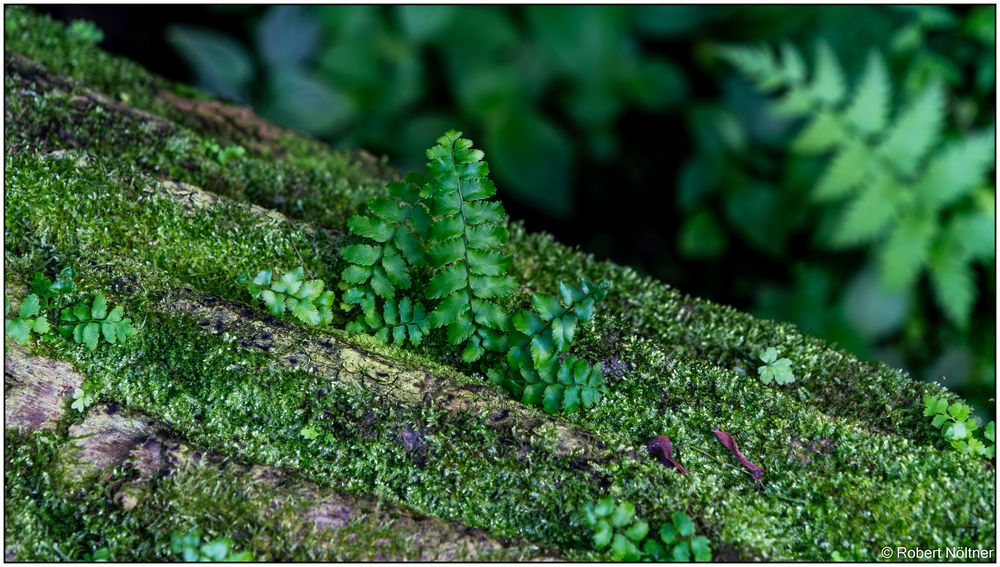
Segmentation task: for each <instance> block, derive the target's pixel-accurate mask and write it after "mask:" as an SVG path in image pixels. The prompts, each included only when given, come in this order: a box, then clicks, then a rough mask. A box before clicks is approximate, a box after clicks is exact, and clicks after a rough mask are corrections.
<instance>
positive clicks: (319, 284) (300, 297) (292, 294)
mask: <svg viewBox="0 0 1000 567" xmlns="http://www.w3.org/2000/svg"><path fill="white" fill-rule="evenodd" d="M273 276H274V274H273V273H272V272H271V270H261V271H259V272H257V275H256V276H254V277H253V278H252V279H251V278H250V274H249V273H246V272H244V273H243V274H240V276H239V278H238V280H237V281H238V282H239V283H240V285H242V286H245V287H246V289H247V291H248V292H250V296H251V297H253V298H254V299H261V300H263V301H264V305H266V306H267V308H268V310H269V311H270V312H271V313H272V314H273V315H275V316H278V317H281V316H283V315H284V314H285V312H286V311H288V312H291V314H292V315H293V316H294V317H295V318H296V319H298V320H299V321H302V322H303V323H305V324H306V325H310V326H313V327H315V326H318V325H329V324H330V322H331V321H333V292H332V291H323V288H324V287H325V284H324V283H323V280H307V279H305V270H304V269H303V268H302V267H301V266H300V267H298V268H295V269H294V270H292V271H290V272H285V273H284V274H283V275H282V276H280V277H277V278H275V277H273Z"/></svg>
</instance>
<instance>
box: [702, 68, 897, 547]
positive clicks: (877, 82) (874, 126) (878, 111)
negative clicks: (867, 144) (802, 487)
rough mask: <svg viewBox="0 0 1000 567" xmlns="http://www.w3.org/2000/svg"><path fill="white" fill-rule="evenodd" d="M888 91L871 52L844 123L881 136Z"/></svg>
mask: <svg viewBox="0 0 1000 567" xmlns="http://www.w3.org/2000/svg"><path fill="white" fill-rule="evenodd" d="M890 89H891V85H890V83H889V73H888V71H887V70H886V67H885V60H884V59H883V58H882V56H881V55H880V54H879V53H878V52H872V53H871V54H869V55H868V62H867V64H866V65H865V71H864V75H862V77H861V83H860V84H859V85H858V88H857V90H856V91H855V92H854V98H853V99H852V100H851V104H850V106H848V107H847V110H846V111H845V112H844V119H845V120H846V121H847V123H848V124H850V125H851V126H852V127H853V128H855V129H856V130H859V131H860V132H862V133H864V134H867V135H872V134H877V133H879V132H881V131H882V130H883V129H884V128H885V126H886V123H887V121H888V116H889V104H890V99H891V91H890ZM696 555H697V554H696Z"/></svg>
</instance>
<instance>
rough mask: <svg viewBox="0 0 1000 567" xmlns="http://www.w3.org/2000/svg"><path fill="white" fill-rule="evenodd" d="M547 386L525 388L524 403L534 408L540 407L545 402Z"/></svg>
mask: <svg viewBox="0 0 1000 567" xmlns="http://www.w3.org/2000/svg"><path fill="white" fill-rule="evenodd" d="M545 392H546V384H529V385H527V386H525V387H524V394H523V397H522V398H521V401H522V402H523V403H526V404H528V405H532V406H540V405H542V402H543V401H544V400H545Z"/></svg>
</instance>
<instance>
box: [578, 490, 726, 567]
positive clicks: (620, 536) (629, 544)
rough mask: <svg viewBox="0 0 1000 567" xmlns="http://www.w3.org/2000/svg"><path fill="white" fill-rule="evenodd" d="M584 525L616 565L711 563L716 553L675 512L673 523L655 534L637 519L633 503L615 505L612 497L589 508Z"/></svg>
mask: <svg viewBox="0 0 1000 567" xmlns="http://www.w3.org/2000/svg"><path fill="white" fill-rule="evenodd" d="M580 512H581V515H582V516H583V522H584V524H586V525H587V526H588V527H590V528H591V529H593V531H594V535H593V542H594V547H595V548H596V549H608V548H609V547H610V550H611V558H612V559H613V560H615V561H640V560H646V561H649V560H652V561H691V558H692V556H693V557H694V560H695V561H711V560H712V550H711V547H710V545H709V543H708V538H706V537H705V536H695V529H694V522H692V521H691V517H690V516H688V515H687V514H685V513H683V512H675V513H674V515H673V523H670V524H664V525H663V526H662V527H661V528H660V530H659V532H651V531H650V529H649V524H648V523H646V522H645V521H643V520H641V519H639V518H638V517H637V516H636V512H635V505H634V504H632V503H631V502H622V503H620V504H617V505H616V504H615V500H614V498H612V497H610V496H609V497H606V498H602V499H601V500H599V501H597V502H591V503H588V504H585V505H584V506H583V508H582V509H581V511H580Z"/></svg>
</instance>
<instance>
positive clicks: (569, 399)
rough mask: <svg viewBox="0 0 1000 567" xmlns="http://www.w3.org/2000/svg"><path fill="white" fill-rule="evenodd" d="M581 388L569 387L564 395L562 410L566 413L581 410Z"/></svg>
mask: <svg viewBox="0 0 1000 567" xmlns="http://www.w3.org/2000/svg"><path fill="white" fill-rule="evenodd" d="M580 391H581V390H580V387H579V386H568V387H567V388H566V390H565V392H564V393H563V401H562V409H563V411H564V412H566V413H571V412H574V411H576V410H578V409H580Z"/></svg>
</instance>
